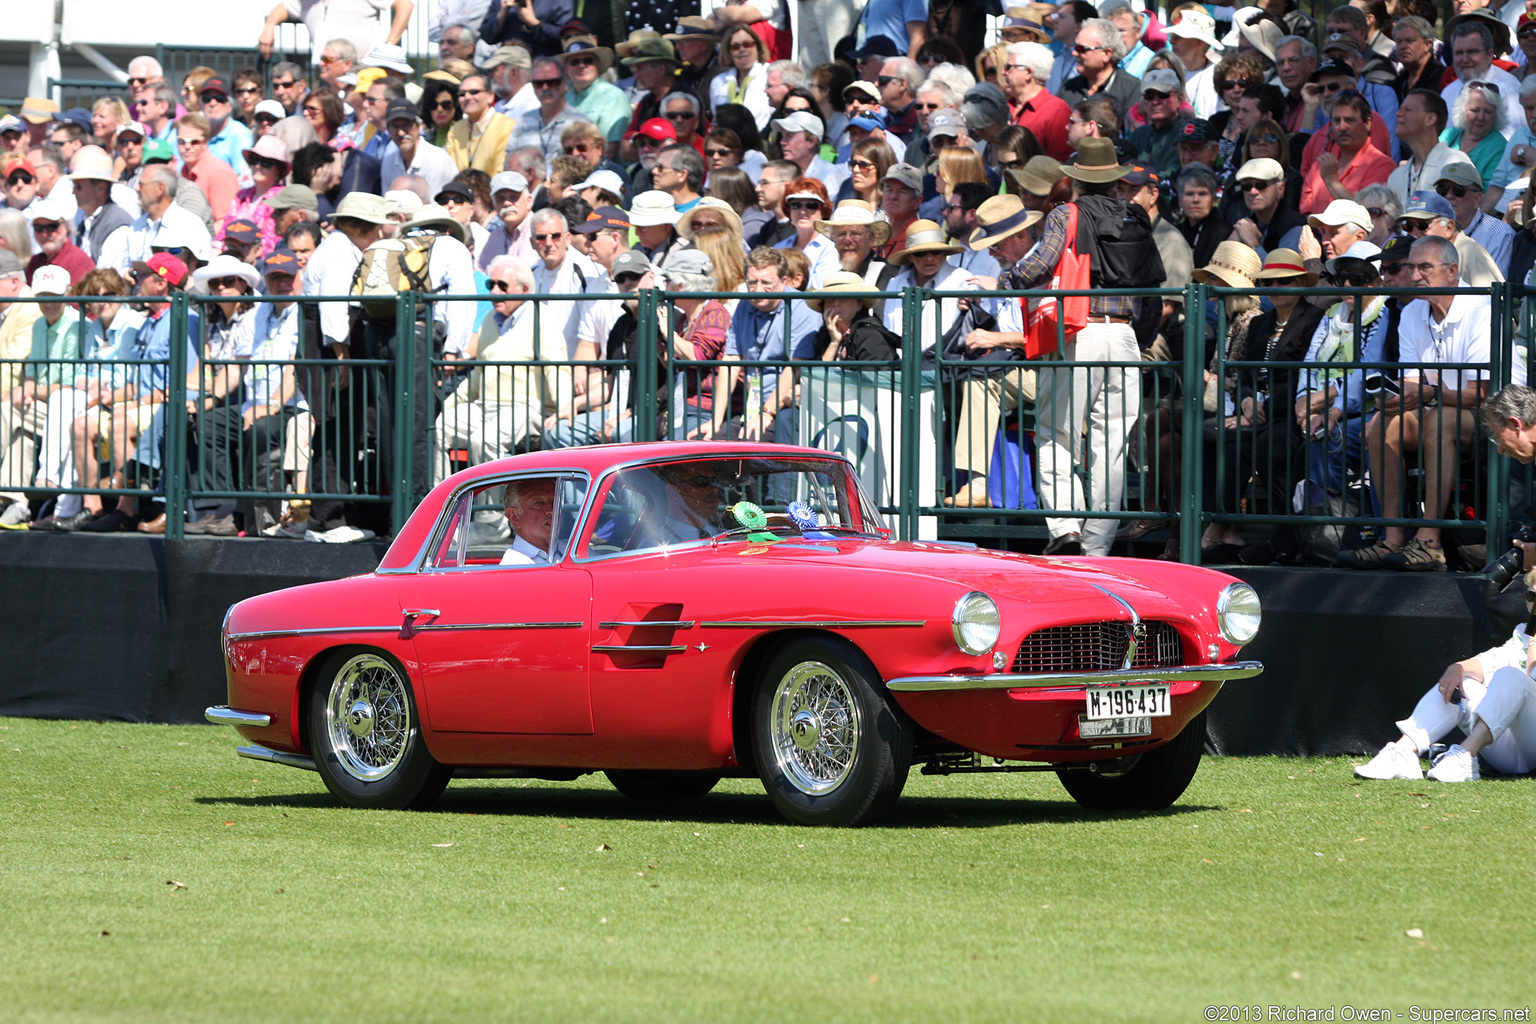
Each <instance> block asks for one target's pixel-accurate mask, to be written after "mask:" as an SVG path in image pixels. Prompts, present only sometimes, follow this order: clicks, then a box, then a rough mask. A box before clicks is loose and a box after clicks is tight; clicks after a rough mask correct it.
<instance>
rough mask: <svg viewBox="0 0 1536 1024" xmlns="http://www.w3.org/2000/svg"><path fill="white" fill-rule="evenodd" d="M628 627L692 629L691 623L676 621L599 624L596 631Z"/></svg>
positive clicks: (690, 621)
mask: <svg viewBox="0 0 1536 1024" xmlns="http://www.w3.org/2000/svg"><path fill="white" fill-rule="evenodd" d="M629 626H671V627H672V628H673V629H692V628H693V621H692V620H689V621H687V622H681V621H678V622H671V621H667V622H662V621H652V622H640V621H638V620H636V621H621V622H599V623H598V624H597V628H598V629H624V628H626V627H629Z"/></svg>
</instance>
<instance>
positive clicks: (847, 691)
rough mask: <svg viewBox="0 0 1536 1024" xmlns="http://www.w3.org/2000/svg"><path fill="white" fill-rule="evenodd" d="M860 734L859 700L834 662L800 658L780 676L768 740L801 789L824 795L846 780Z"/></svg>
mask: <svg viewBox="0 0 1536 1024" xmlns="http://www.w3.org/2000/svg"><path fill="white" fill-rule="evenodd" d="M862 735H863V714H862V712H861V711H860V708H859V703H858V700H857V698H856V697H855V696H854V693H853V690H852V688H851V687H849V685H848V683H847V681H846V680H844V679H843V677H842V676H841V675H840V674H839V673H838V672H837V670H836V669H833V668H832V667H831V666H830V665H827V664H824V663H823V662H819V661H806V662H801V663H800V664H798V665H795V666H794V667H793V668H791V669H790V670H789V671H788V672H786V673H785V674H784V677H783V678H782V679H780V680H779V684H778V687H777V689H776V690H775V692H774V695H773V710H772V720H771V722H770V723H769V743H770V745H771V747H772V754H773V759H774V763H775V765H776V766H777V768H778V770H779V771H780V772H781V773H782V774H783V776H784V778H785V779H786V780H787V781H788V782H789V784H790V785H791V786H793V787H794V788H796V789H798V790H799V791H800V792H802V793H805V794H807V795H810V796H821V795H824V794H827V793H831V792H833V791H834V790H836V789H837V788H838V787H839V786H841V785H842V784H843V783H844V782H846V781H847V779H848V776H849V774H850V773H851V772H852V771H853V766H854V761H855V758H856V757H857V756H858V752H859V742H860V739H861V737H862Z"/></svg>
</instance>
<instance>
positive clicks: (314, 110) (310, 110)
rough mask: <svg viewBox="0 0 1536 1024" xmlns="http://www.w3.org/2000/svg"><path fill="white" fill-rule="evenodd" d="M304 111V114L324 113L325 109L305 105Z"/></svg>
mask: <svg viewBox="0 0 1536 1024" xmlns="http://www.w3.org/2000/svg"><path fill="white" fill-rule="evenodd" d="M304 113H306V114H323V113H325V109H324V108H323V107H311V106H305V107H304Z"/></svg>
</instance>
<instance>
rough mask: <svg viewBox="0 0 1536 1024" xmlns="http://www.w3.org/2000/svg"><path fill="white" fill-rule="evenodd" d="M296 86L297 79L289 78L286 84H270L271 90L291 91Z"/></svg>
mask: <svg viewBox="0 0 1536 1024" xmlns="http://www.w3.org/2000/svg"><path fill="white" fill-rule="evenodd" d="M297 84H298V79H295V78H290V79H289V80H288V81H286V82H273V83H272V88H274V89H292V88H293V87H294V86H295V85H297Z"/></svg>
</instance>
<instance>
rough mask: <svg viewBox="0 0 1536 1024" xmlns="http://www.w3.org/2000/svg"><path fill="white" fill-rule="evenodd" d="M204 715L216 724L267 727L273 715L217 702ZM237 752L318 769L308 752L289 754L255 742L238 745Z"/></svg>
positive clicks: (246, 755) (258, 759) (273, 761)
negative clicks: (239, 709) (244, 745)
mask: <svg viewBox="0 0 1536 1024" xmlns="http://www.w3.org/2000/svg"><path fill="white" fill-rule="evenodd" d="M203 717H204V718H206V719H208V721H209V722H211V723H212V724H214V725H254V726H257V727H258V728H265V727H266V726H269V725H271V724H272V716H271V715H266V714H262V713H261V712H259V711H238V710H236V709H235V708H231V707H226V706H225V705H223V704H215V705H214V706H213V707H211V708H209V709H207V710H206V711H204V712H203ZM235 753H237V754H239V755H240V756H241V757H249V758H251V759H252V760H254V761H267V762H270V763H271V764H285V765H287V766H288V767H290V768H303V769H304V770H305V771H310V772H312V771H315V770H316V769H315V759H314V758H312V757H310V756H309V755H308V754H289V753H286V752H285V751H282V750H270V749H268V748H267V747H261V746H257V745H256V744H254V743H253V744H251V745H250V746H246V747H236V748H235Z"/></svg>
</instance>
